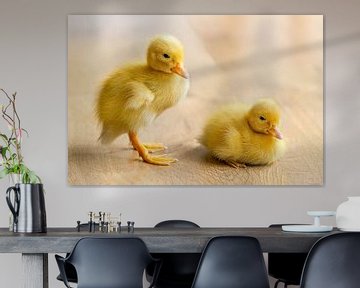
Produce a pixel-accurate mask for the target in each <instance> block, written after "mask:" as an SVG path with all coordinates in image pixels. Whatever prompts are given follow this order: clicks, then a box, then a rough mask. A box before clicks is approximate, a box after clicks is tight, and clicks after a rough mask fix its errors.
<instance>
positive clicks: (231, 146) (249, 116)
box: [200, 99, 285, 168]
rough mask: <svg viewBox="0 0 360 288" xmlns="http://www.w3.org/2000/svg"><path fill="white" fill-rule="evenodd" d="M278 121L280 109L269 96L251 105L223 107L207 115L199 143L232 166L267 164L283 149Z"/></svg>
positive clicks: (281, 153)
mask: <svg viewBox="0 0 360 288" xmlns="http://www.w3.org/2000/svg"><path fill="white" fill-rule="evenodd" d="M279 122H280V109H279V107H278V105H277V104H276V103H275V101H273V100H272V99H262V100H259V101H257V102H256V103H255V104H254V105H253V106H252V107H250V106H248V105H245V104H242V103H239V104H235V105H231V106H225V107H223V108H221V109H220V110H219V111H217V112H215V113H214V114H213V115H212V116H211V117H210V119H209V120H208V122H207V124H206V125H205V128H204V131H203V135H202V137H201V139H200V142H201V143H202V144H203V145H204V146H205V147H206V148H207V149H208V150H209V151H210V153H211V154H212V155H213V156H214V157H216V158H217V159H220V160H223V161H225V162H226V163H227V164H228V165H230V166H232V167H235V168H236V167H240V166H242V167H245V165H246V164H249V165H266V164H270V163H272V162H274V161H275V160H277V159H279V158H280V157H281V156H282V155H283V153H284V151H285V144H284V141H282V134H281V132H280V130H279Z"/></svg>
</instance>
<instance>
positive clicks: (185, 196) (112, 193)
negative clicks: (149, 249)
mask: <svg viewBox="0 0 360 288" xmlns="http://www.w3.org/2000/svg"><path fill="white" fill-rule="evenodd" d="M359 8H360V2H358V1H356V0H353V1H345V0H344V1H335V0H324V1H305V0H304V1H280V0H278V1H268V0H262V1H259V0H248V1H216V0H210V1H191V0H190V1H176V2H175V1H173V2H171V1H166V0H164V1H151V2H150V1H145V0H144V1H137V2H135V1H108V0H105V1H96V0H86V1H85V0H77V1H70V0H69V1H55V0H53V1H49V0H33V1H30V0H18V1H12V0H1V2H0V87H2V88H5V89H6V90H7V91H10V92H12V91H17V92H18V102H19V110H20V113H21V115H22V121H23V125H24V127H26V129H28V131H29V132H30V138H29V139H26V140H25V143H24V155H25V157H26V161H27V163H28V164H29V166H31V167H32V168H33V169H34V170H35V171H36V172H38V174H39V175H40V176H41V177H42V179H43V182H44V184H45V187H46V192H47V194H46V204H47V216H48V226H50V227H54V226H73V225H75V222H76V220H78V219H80V220H85V219H86V214H87V211H89V210H107V211H113V212H114V213H115V212H122V213H123V215H124V220H128V219H131V220H133V221H135V222H136V226H153V225H154V224H155V223H157V222H158V221H160V220H162V219H164V218H187V219H190V220H194V221H196V222H197V223H199V224H200V225H201V226H267V225H269V224H270V223H275V222H309V221H311V219H310V218H309V217H308V216H306V211H307V210H316V209H317V210H319V209H321V210H327V209H329V210H334V209H336V207H337V206H338V204H339V203H340V202H342V201H343V200H344V199H345V197H346V196H348V195H360V191H359V189H358V185H357V184H358V179H359V175H360V174H359V168H358V165H359V163H360V152H358V149H359V147H360V133H359V123H360V113H359V110H360V97H359V90H360V89H359V88H360V84H359V83H360V82H359V76H360V65H359V64H360V60H359V51H360V28H359V27H360V25H359V24H360V20H359V15H358V11H359ZM144 13H145V14H146V13H148V14H159V13H160V14H162V13H165V14H213V13H216V14H227V13H232V14H234V13H238V14H325V35H326V41H325V43H326V45H325V46H326V47H325V48H326V52H325V85H326V89H325V93H326V96H325V128H326V129H325V142H326V147H325V164H326V166H325V185H324V186H323V187H111V188H110V187H70V186H68V185H67V96H66V95H67V94H66V93H67V91H66V90H67V15H68V14H144ZM0 185H1V186H0V187H1V190H2V191H3V192H4V193H3V195H4V196H3V200H2V201H0V226H2V227H3V226H6V225H7V224H8V208H7V206H6V203H5V189H6V187H7V186H8V182H7V181H6V180H3V181H2V182H0ZM327 223H332V224H335V222H334V220H328V221H327ZM49 262H50V278H51V279H50V287H62V286H61V285H60V284H59V283H56V282H57V281H55V280H53V279H54V277H55V275H56V273H57V271H56V267H55V261H54V258H53V256H52V255H51V256H50V257H49ZM20 273H21V268H20V256H19V255H7V254H1V255H0V279H1V282H2V284H1V287H20V286H21V284H20V283H21V281H20V279H19V275H20Z"/></svg>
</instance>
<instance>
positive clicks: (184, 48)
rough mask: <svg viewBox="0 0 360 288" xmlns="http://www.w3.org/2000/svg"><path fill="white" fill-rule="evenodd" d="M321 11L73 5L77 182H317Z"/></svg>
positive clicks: (73, 172)
mask: <svg viewBox="0 0 360 288" xmlns="http://www.w3.org/2000/svg"><path fill="white" fill-rule="evenodd" d="M323 111H324V109H323V16H322V15H70V16H68V183H69V184H70V185H322V184H323V156H324V153H323V144H324V143H323V139H324V138H323V116H324V115H323Z"/></svg>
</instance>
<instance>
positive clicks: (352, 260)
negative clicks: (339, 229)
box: [300, 232, 360, 288]
mask: <svg viewBox="0 0 360 288" xmlns="http://www.w3.org/2000/svg"><path fill="white" fill-rule="evenodd" d="M300 287H302V288H358V287H360V233H359V232H348V233H338V234H332V235H329V236H325V237H323V238H321V239H320V240H318V241H317V242H316V243H315V244H314V246H313V247H312V248H311V250H310V252H309V256H308V258H307V259H306V262H305V267H304V271H303V275H302V278H301V285H300Z"/></svg>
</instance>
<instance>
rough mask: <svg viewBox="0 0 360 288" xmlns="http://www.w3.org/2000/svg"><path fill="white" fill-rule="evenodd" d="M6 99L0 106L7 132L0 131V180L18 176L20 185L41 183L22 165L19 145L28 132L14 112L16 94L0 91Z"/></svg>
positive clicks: (33, 173)
mask: <svg viewBox="0 0 360 288" xmlns="http://www.w3.org/2000/svg"><path fill="white" fill-rule="evenodd" d="M0 91H1V92H2V94H4V96H5V97H6V100H7V104H6V105H0V108H1V116H2V118H3V119H4V120H5V122H6V124H7V126H8V128H9V132H8V133H7V134H6V133H3V132H2V131H0V141H1V144H0V167H1V168H2V170H0V179H2V178H4V177H6V176H7V175H9V174H19V175H20V177H21V182H22V183H41V179H40V177H39V176H37V175H36V174H35V172H34V171H32V170H30V169H29V168H28V167H27V166H26V165H25V164H24V158H23V156H22V153H21V144H22V139H23V136H24V134H26V135H27V136H28V135H29V134H28V132H27V131H26V130H25V129H24V128H22V127H21V121H20V117H19V115H18V112H17V110H16V93H14V94H12V95H11V96H10V95H9V94H8V93H7V92H6V91H5V90H4V89H0Z"/></svg>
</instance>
